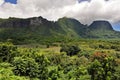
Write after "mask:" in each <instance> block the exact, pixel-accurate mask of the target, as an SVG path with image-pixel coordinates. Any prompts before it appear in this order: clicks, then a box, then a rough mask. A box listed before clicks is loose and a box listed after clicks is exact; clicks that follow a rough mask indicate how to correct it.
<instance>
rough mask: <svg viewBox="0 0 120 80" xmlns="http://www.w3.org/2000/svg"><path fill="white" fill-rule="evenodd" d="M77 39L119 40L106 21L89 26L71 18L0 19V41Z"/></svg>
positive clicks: (117, 33) (34, 41) (38, 41)
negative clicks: (53, 19) (56, 19)
mask: <svg viewBox="0 0 120 80" xmlns="http://www.w3.org/2000/svg"><path fill="white" fill-rule="evenodd" d="M77 38H120V32H116V31H114V30H113V28H112V26H111V24H110V23H109V22H107V21H94V22H93V23H92V24H91V25H90V26H87V25H83V24H81V23H80V22H79V21H77V20H75V19H72V18H66V17H64V18H60V19H59V20H58V21H56V22H53V21H48V20H46V19H44V18H42V17H33V18H27V19H19V18H9V19H0V41H7V40H11V41H13V42H14V43H20V44H22V43H36V42H37V43H41V42H46V41H47V42H49V41H63V40H65V39H77Z"/></svg>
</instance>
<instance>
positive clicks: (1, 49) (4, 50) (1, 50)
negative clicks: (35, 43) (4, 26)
mask: <svg viewBox="0 0 120 80" xmlns="http://www.w3.org/2000/svg"><path fill="white" fill-rule="evenodd" d="M17 54H18V51H17V47H16V46H14V45H13V44H11V43H0V61H1V62H5V61H7V62H11V61H12V59H13V58H14V57H15V56H17Z"/></svg>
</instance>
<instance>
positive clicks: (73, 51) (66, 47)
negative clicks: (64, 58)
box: [60, 45, 81, 56]
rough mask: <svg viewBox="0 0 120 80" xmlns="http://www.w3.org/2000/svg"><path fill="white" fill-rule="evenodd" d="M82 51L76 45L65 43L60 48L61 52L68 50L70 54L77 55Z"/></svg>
mask: <svg viewBox="0 0 120 80" xmlns="http://www.w3.org/2000/svg"><path fill="white" fill-rule="evenodd" d="M80 51H81V50H80V48H79V47H78V46H75V45H63V46H62V48H61V49H60V52H66V53H67V55H68V56H73V55H76V54H77V53H78V52H80Z"/></svg>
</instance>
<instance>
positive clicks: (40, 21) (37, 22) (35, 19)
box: [30, 17, 43, 26]
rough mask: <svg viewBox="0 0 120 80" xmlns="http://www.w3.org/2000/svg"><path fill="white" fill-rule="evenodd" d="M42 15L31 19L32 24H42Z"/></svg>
mask: <svg viewBox="0 0 120 80" xmlns="http://www.w3.org/2000/svg"><path fill="white" fill-rule="evenodd" d="M42 19H43V18H42V17H36V18H33V19H31V20H30V25H35V26H38V25H40V24H42Z"/></svg>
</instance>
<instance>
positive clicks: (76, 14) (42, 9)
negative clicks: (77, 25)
mask: <svg viewBox="0 0 120 80" xmlns="http://www.w3.org/2000/svg"><path fill="white" fill-rule="evenodd" d="M37 16H42V17H44V18H47V19H48V20H53V21H56V20H57V19H59V18H61V17H70V18H75V19H77V20H79V21H80V22H81V23H83V24H91V23H92V22H93V21H94V20H107V21H110V22H111V23H112V24H113V25H114V24H115V23H117V22H120V0H0V18H9V17H19V18H28V17H37ZM114 26H115V25H114ZM118 27H119V26H118ZM118 27H117V29H120V28H118ZM114 28H115V29H116V27H114Z"/></svg>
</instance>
